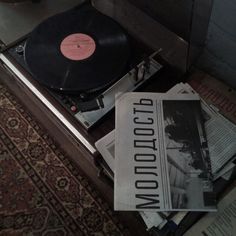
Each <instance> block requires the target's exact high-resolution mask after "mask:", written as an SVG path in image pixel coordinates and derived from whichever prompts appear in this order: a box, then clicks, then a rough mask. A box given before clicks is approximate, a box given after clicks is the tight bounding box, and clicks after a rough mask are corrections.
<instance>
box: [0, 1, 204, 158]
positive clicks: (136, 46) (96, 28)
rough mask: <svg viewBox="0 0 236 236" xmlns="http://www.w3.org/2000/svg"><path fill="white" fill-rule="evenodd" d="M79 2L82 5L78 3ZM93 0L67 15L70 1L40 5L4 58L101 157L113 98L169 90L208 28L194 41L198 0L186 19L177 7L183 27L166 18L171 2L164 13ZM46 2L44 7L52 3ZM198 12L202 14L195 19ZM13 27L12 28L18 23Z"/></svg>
mask: <svg viewBox="0 0 236 236" xmlns="http://www.w3.org/2000/svg"><path fill="white" fill-rule="evenodd" d="M48 2H51V1H48ZM76 2H78V3H79V2H82V4H79V5H78V6H76ZM84 2H85V3H84ZM91 2H92V4H91V3H90V1H72V2H70V3H68V4H69V5H70V7H68V6H66V7H64V8H65V11H62V12H61V9H60V6H63V4H64V5H66V4H65V3H64V1H60V4H61V5H60V4H58V6H57V7H55V8H58V10H57V11H55V10H54V11H53V12H52V13H53V14H50V13H48V14H46V15H45V14H42V11H41V10H35V5H34V7H33V12H34V13H35V15H36V16H37V17H39V18H38V19H37V20H34V22H33V23H34V24H33V23H30V24H29V27H28V29H30V30H28V29H27V30H26V29H23V30H22V32H18V39H17V40H16V39H15V41H14V40H12V38H14V37H16V32H17V31H16V30H15V31H14V34H13V35H9V37H8V38H7V37H6V38H4V37H3V38H4V40H5V42H4V40H3V43H2V53H1V54H0V60H1V61H2V64H3V66H4V67H5V68H7V69H8V70H9V71H10V73H13V75H14V76H16V77H17V78H18V79H19V80H20V82H21V83H22V84H23V85H24V86H25V87H27V88H28V89H29V90H30V91H31V92H32V93H33V94H34V96H35V97H37V98H38V99H39V100H40V101H41V103H42V104H43V105H44V106H45V107H46V108H47V110H50V112H51V113H52V114H53V115H54V116H55V117H56V118H57V119H58V120H59V121H60V122H61V123H62V124H63V125H64V126H65V127H66V128H67V129H68V130H69V132H71V133H72V134H73V136H75V137H76V138H77V139H78V140H79V142H81V143H82V144H83V145H84V146H85V147H86V148H87V149H88V150H89V151H90V153H92V154H95V153H96V149H95V147H94V142H95V141H96V140H97V139H99V138H100V137H102V136H103V135H104V134H105V133H108V132H109V131H110V130H111V129H113V126H114V124H113V122H112V121H111V120H112V119H113V113H111V111H112V109H113V108H114V101H115V95H116V94H121V93H124V92H126V91H133V90H137V89H143V90H152V91H157V90H159V91H161V90H167V89H168V86H170V85H172V84H173V83H175V82H176V80H179V79H180V76H179V75H181V76H182V75H183V74H184V72H186V70H187V69H188V68H189V66H190V65H191V62H192V61H193V60H194V59H195V58H196V55H197V50H196V49H197V47H195V44H193V43H192V41H194V43H196V45H198V46H199V45H200V44H199V40H202V38H200V37H199V36H202V35H205V33H206V27H205V28H204V25H203V24H202V25H201V31H202V32H200V33H199V30H198V33H199V35H198V38H196V37H193V36H194V35H195V33H196V32H195V31H193V29H192V28H194V27H195V28H197V27H198V25H194V24H196V22H197V21H196V17H197V15H198V11H199V10H202V9H201V8H199V5H198V4H197V3H194V4H195V5H192V1H185V4H186V9H185V10H190V11H189V12H188V13H186V12H185V15H184V16H182V12H181V9H180V8H179V7H178V8H176V6H172V7H173V8H174V9H177V10H178V11H177V13H178V15H179V16H180V15H181V19H178V20H181V21H180V22H177V21H176V22H177V23H180V25H181V24H182V23H183V20H186V19H187V23H186V24H185V25H184V27H183V24H182V25H181V27H169V25H171V24H172V23H173V22H174V19H175V17H174V16H173V17H172V18H173V19H172V18H170V16H167V17H166V16H165V17H164V18H165V19H164V18H163V10H168V9H167V8H168V7H169V8H170V6H171V4H170V3H167V4H164V3H160V7H162V8H163V9H162V10H158V9H157V8H156V7H154V5H155V4H154V3H152V1H148V3H147V5H149V8H148V9H146V8H145V7H144V6H143V2H142V1H132V0H130V1H114V2H113V1H109V0H106V1H99V0H95V1H91ZM62 3H63V4H62ZM40 4H41V5H40V6H41V7H45V6H46V5H45V4H46V1H41V3H40ZM152 4H154V5H152ZM165 8H166V9H165ZM38 9H39V8H38ZM45 9H47V10H48V8H47V7H45ZM193 9H197V11H195V12H194V14H193V12H192V10H193ZM172 10H173V9H172ZM21 11H22V12H23V10H22V9H21ZM155 11H157V12H155ZM58 12H59V13H58ZM205 12H206V10H204V13H205ZM44 13H45V12H44ZM42 15H43V17H41V16H42ZM17 17H18V16H17ZM30 17H32V15H30ZM37 17H36V18H37ZM184 17H185V18H184ZM177 18H178V17H177ZM182 18H184V19H182ZM17 20H19V22H20V20H22V19H17ZM166 20H167V21H166ZM205 20H206V22H207V19H205ZM159 21H160V22H161V23H163V24H161V23H159ZM36 22H37V24H36ZM10 23H11V24H10V25H9V27H14V26H15V24H14V22H10ZM6 24H9V22H6ZM164 24H165V27H164V26H163V25H164ZM190 24H191V26H192V28H191V29H189V26H190ZM177 25H178V24H177ZM206 25H207V24H206ZM166 26H168V27H166ZM204 30H205V31H204ZM26 32H27V33H28V32H29V33H28V34H26ZM181 32H185V33H181ZM193 32H194V34H193ZM0 33H1V32H0ZM13 36H14V37H13ZM189 49H191V50H189ZM173 78H174V79H173ZM107 117H108V118H107Z"/></svg>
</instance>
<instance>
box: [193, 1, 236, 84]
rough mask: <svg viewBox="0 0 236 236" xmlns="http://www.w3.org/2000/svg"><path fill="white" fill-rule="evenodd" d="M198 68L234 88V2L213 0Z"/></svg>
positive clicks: (235, 35)
mask: <svg viewBox="0 0 236 236" xmlns="http://www.w3.org/2000/svg"><path fill="white" fill-rule="evenodd" d="M197 65H198V67H199V68H200V69H203V70H205V71H206V72H208V73H209V74H211V75H213V76H215V77H217V78H219V79H221V80H223V81H224V82H226V83H227V84H229V85H231V86H232V87H234V88H236V0H214V4H213V9H212V15H211V20H210V24H209V28H208V35H207V41H206V47H205V49H204V52H203V54H202V56H201V57H200V58H199V60H198V63H197Z"/></svg>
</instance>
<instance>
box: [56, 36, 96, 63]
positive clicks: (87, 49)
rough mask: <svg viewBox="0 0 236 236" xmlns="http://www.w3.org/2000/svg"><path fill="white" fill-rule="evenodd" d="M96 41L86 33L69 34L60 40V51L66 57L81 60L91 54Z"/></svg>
mask: <svg viewBox="0 0 236 236" xmlns="http://www.w3.org/2000/svg"><path fill="white" fill-rule="evenodd" d="M95 49H96V43H95V41H94V40H93V38H92V37H90V36H89V35H87V34H82V33H77V34H70V35H69V36H67V37H66V38H64V39H63V41H62V42H61V46H60V50H61V53H62V54H63V55H64V56H65V57H66V58H68V59H70V60H74V61H81V60H85V59H87V58H89V57H90V56H92V55H93V53H94V51H95Z"/></svg>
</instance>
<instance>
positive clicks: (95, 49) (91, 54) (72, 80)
mask: <svg viewBox="0 0 236 236" xmlns="http://www.w3.org/2000/svg"><path fill="white" fill-rule="evenodd" d="M129 54H130V49H129V42H128V38H127V36H126V34H125V32H124V30H123V29H122V28H121V27H120V25H119V24H118V23H116V22H115V21H114V20H112V19H111V18H110V17H108V16H105V15H103V14H101V13H100V12H98V11H97V10H96V9H94V8H93V7H92V6H87V5H85V6H82V7H79V8H75V9H73V10H70V11H67V12H64V13H61V14H58V15H55V16H53V17H51V18H48V19H47V20H45V21H44V22H42V23H41V24H40V25H38V26H37V27H36V28H35V29H34V30H33V32H32V33H31V34H30V36H29V38H28V39H27V42H26V45H25V61H26V63H27V65H28V67H29V70H30V72H31V73H32V75H33V77H34V79H36V80H37V81H38V82H39V83H41V84H42V85H44V86H46V87H48V88H52V89H55V90H60V91H64V92H67V93H77V92H84V91H86V92H90V91H96V90H98V89H101V88H104V87H105V86H107V85H108V84H110V83H112V82H114V81H116V80H117V79H118V78H119V77H120V76H121V75H122V73H123V72H124V70H125V68H126V66H127V62H128V59H129Z"/></svg>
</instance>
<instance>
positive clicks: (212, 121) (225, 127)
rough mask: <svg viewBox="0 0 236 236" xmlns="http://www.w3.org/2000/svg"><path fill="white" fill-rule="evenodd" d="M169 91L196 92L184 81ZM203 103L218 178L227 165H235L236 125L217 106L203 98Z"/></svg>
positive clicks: (207, 133)
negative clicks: (209, 103)
mask: <svg viewBox="0 0 236 236" xmlns="http://www.w3.org/2000/svg"><path fill="white" fill-rule="evenodd" d="M169 92H170V93H193V94H196V92H195V91H194V90H193V89H192V88H191V87H190V85H188V84H183V83H180V84H177V85H176V86H174V87H173V88H172V89H171V90H170V91H169ZM201 105H202V109H203V111H204V113H203V114H204V117H205V120H206V122H205V129H206V135H207V141H208V146H209V152H210V158H211V166H212V173H213V175H214V179H216V178H218V177H220V176H222V175H223V174H224V173H225V172H224V171H223V172H221V171H222V170H223V169H224V168H225V167H229V166H230V167H231V168H233V167H234V165H233V164H231V163H230V162H231V161H232V160H233V159H234V158H235V157H236V126H235V124H233V123H232V122H231V121H229V120H228V119H226V118H225V117H224V116H222V115H221V114H220V113H219V112H217V111H216V109H215V107H212V106H209V105H207V103H206V102H205V101H204V100H203V99H201ZM220 172H221V173H220Z"/></svg>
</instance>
